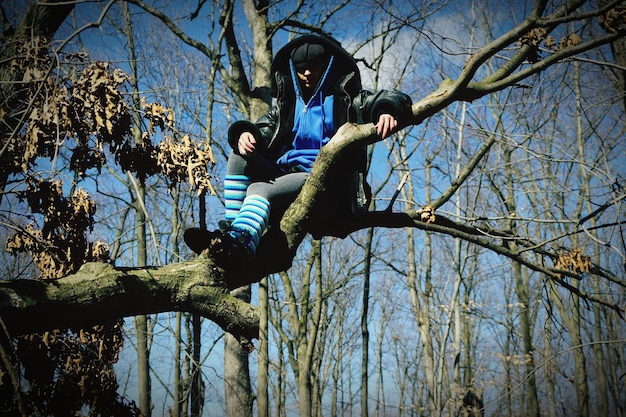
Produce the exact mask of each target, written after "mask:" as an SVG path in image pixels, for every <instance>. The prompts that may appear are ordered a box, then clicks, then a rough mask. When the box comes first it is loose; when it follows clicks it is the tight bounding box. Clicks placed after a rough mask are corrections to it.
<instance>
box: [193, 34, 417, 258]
mask: <svg viewBox="0 0 626 417" xmlns="http://www.w3.org/2000/svg"><path fill="white" fill-rule="evenodd" d="M271 73H272V74H273V78H272V86H271V92H272V96H273V97H275V98H276V100H275V105H274V107H273V108H272V109H271V110H270V111H269V113H267V114H266V115H264V116H262V117H261V118H260V119H259V120H258V121H256V123H251V122H249V121H237V122H235V123H233V124H232V125H231V126H230V127H229V131H228V142H229V144H230V145H231V146H232V148H233V151H232V152H231V154H230V155H229V158H228V164H227V169H226V176H225V178H224V203H225V209H226V210H225V211H226V213H225V220H223V221H221V222H220V230H216V231H213V232H209V231H206V230H201V229H198V228H191V229H187V230H186V231H185V234H184V239H185V242H186V244H187V245H188V246H189V247H190V248H191V249H192V250H193V251H194V252H196V253H201V252H202V251H203V250H205V249H209V253H210V254H211V255H212V257H213V258H214V260H215V262H216V263H217V264H218V265H219V266H221V267H224V268H226V267H229V266H235V265H242V264H244V263H247V262H250V261H251V260H252V259H253V258H254V255H255V253H256V248H257V246H258V244H259V241H260V239H261V236H262V235H263V232H264V231H265V230H266V228H267V227H268V225H269V222H270V212H271V214H272V218H274V217H276V218H277V219H280V217H282V214H284V211H285V210H286V208H287V207H288V205H289V204H290V203H291V202H293V201H294V199H295V198H296V196H297V195H298V193H299V192H300V190H301V189H302V187H303V185H304V182H305V181H306V179H307V177H308V175H309V173H310V171H311V167H312V166H313V163H314V161H315V159H316V158H317V155H318V153H319V151H320V149H321V148H322V147H323V146H324V145H325V144H326V143H328V141H329V140H330V139H331V138H332V137H333V135H334V134H335V132H336V131H337V129H338V128H339V127H340V126H341V125H343V124H344V123H346V122H351V123H359V124H363V123H370V122H372V123H374V122H375V124H376V131H377V134H378V135H380V136H381V137H382V138H383V139H384V138H386V137H388V136H389V135H391V134H393V133H394V132H395V131H396V130H397V127H398V125H399V122H402V123H406V122H407V121H408V120H409V118H410V117H411V104H412V103H411V99H410V98H409V96H407V95H406V94H403V93H401V92H398V91H395V90H390V91H386V90H383V91H379V92H377V93H372V92H369V91H366V90H363V89H362V87H361V77H360V73H359V70H358V67H357V65H356V62H355V61H354V59H353V58H352V57H351V56H350V54H348V52H347V51H345V50H344V49H343V48H342V46H341V45H340V44H339V43H338V42H337V41H335V40H334V39H332V38H330V37H327V36H323V35H318V34H309V35H304V36H300V37H298V38H295V39H294V40H292V41H290V42H289V43H287V44H286V45H285V46H284V47H282V48H281V49H280V50H279V51H278V52H277V53H276V56H275V57H274V60H273V62H272V67H271ZM339 166H340V168H339V170H338V173H337V176H336V177H337V178H336V179H337V180H336V181H333V185H332V188H333V190H332V192H336V193H337V194H336V195H337V200H336V201H347V204H343V203H339V204H337V205H336V207H335V208H336V210H337V212H338V213H339V212H340V211H342V210H348V211H350V212H351V213H352V214H356V211H357V210H358V207H356V206H357V204H356V192H357V191H356V190H361V191H362V190H368V191H369V186H367V184H366V183H365V180H364V173H365V169H366V150H365V149H358V150H356V151H352V153H351V154H349V155H347V156H346V157H345V158H343V159H342V160H341V161H340V163H339ZM355 174H356V175H355ZM355 178H356V180H355ZM356 181H360V182H361V183H360V184H356V185H355V182H356ZM368 197H369V196H368ZM366 204H367V203H363V202H361V205H362V206H363V205H365V207H367V206H366ZM346 207H348V208H347V209H346ZM338 213H336V214H338Z"/></svg>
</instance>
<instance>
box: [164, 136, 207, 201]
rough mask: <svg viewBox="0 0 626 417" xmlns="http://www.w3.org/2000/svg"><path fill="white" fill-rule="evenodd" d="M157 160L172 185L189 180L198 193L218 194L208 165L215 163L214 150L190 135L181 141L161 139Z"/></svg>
mask: <svg viewBox="0 0 626 417" xmlns="http://www.w3.org/2000/svg"><path fill="white" fill-rule="evenodd" d="M156 160H157V165H158V166H159V170H160V172H161V174H163V175H164V176H165V177H166V178H168V180H169V182H170V187H171V186H173V185H174V184H178V183H184V182H187V183H189V184H190V185H191V187H192V188H193V189H196V190H197V192H198V195H200V194H202V193H210V194H213V195H215V194H216V192H215V189H214V188H213V184H212V183H211V179H212V176H211V175H210V173H209V171H208V167H212V166H214V165H215V159H214V157H213V152H211V149H210V148H205V147H204V146H202V145H200V144H198V143H197V142H194V141H192V140H191V139H190V138H189V135H185V136H183V137H182V139H181V140H179V141H172V140H170V139H169V138H166V139H165V140H163V141H161V142H160V143H159V145H158V146H157V152H156Z"/></svg>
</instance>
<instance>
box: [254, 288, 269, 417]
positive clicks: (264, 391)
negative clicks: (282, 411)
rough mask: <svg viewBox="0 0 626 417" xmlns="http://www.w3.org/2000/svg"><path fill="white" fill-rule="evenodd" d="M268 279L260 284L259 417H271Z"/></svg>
mask: <svg viewBox="0 0 626 417" xmlns="http://www.w3.org/2000/svg"><path fill="white" fill-rule="evenodd" d="M267 284H268V279H267V278H263V279H262V280H261V282H259V347H258V351H259V353H258V373H259V376H258V385H259V386H258V389H257V415H258V417H269V413H270V407H269V388H268V386H269V343H268V333H269V316H268V309H269V302H268V289H267Z"/></svg>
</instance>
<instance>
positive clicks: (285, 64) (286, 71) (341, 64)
mask: <svg viewBox="0 0 626 417" xmlns="http://www.w3.org/2000/svg"><path fill="white" fill-rule="evenodd" d="M303 43H319V44H320V45H323V46H324V49H326V50H327V51H329V53H330V54H331V55H333V56H334V59H333V61H334V62H333V68H334V70H335V71H337V74H338V75H339V76H341V75H345V74H349V73H351V72H353V73H354V75H355V78H356V81H357V85H358V86H359V88H360V86H361V78H360V75H359V69H358V67H357V65H356V61H355V60H354V59H353V58H352V56H351V55H350V54H349V53H348V52H347V51H346V50H345V49H343V48H342V46H341V44H340V43H339V42H337V41H336V40H335V39H333V38H331V37H330V36H325V35H318V34H309V35H303V36H299V37H297V38H295V39H293V40H292V41H290V42H289V43H287V44H286V45H285V46H283V47H282V48H280V49H279V50H278V52H277V53H276V56H275V57H274V61H273V62H272V74H275V76H274V77H272V86H271V93H272V97H276V96H277V94H278V88H277V85H276V80H277V77H276V74H278V75H280V77H289V78H291V67H290V64H289V60H290V56H291V51H292V50H294V49H295V48H297V47H298V46H300V45H302V44H303Z"/></svg>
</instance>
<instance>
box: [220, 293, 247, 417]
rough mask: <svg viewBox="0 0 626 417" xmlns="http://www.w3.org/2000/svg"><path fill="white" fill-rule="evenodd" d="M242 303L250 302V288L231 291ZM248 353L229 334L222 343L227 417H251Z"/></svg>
mask: <svg viewBox="0 0 626 417" xmlns="http://www.w3.org/2000/svg"><path fill="white" fill-rule="evenodd" d="M233 295H235V296H236V297H237V298H239V299H240V300H242V301H245V302H250V298H251V296H250V287H244V288H242V289H240V290H236V291H233ZM248 355H249V352H248V351H246V350H245V349H244V348H243V347H242V346H241V344H240V343H239V342H238V341H237V339H235V338H234V337H233V336H232V335H231V334H229V333H226V338H225V341H224V382H225V384H224V389H225V390H224V393H225V397H226V415H227V416H229V417H247V416H252V405H253V396H252V386H251V385H250V374H249V372H248V369H249V367H248V366H249V361H248Z"/></svg>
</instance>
